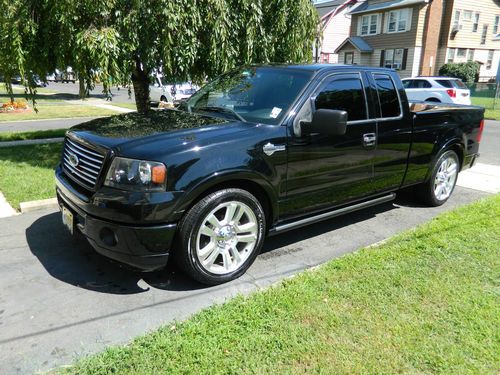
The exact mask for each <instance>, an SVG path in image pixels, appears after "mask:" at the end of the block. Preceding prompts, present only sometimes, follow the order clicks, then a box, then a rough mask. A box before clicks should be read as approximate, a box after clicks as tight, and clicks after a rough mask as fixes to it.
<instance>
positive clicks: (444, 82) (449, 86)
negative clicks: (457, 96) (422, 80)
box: [436, 79, 453, 89]
mask: <svg viewBox="0 0 500 375" xmlns="http://www.w3.org/2000/svg"><path fill="white" fill-rule="evenodd" d="M436 82H437V83H439V84H440V85H441V86H443V87H446V88H447V89H452V88H453V84H452V83H451V80H449V79H436Z"/></svg>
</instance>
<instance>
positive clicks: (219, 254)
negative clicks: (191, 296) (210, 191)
mask: <svg viewBox="0 0 500 375" xmlns="http://www.w3.org/2000/svg"><path fill="white" fill-rule="evenodd" d="M258 229H259V228H258V224H257V217H256V215H255V213H254V212H253V210H252V209H251V208H250V207H249V206H247V205H246V204H245V203H243V202H238V201H230V202H224V203H221V204H220V205H218V206H217V207H216V208H214V209H213V210H212V211H211V212H210V213H209V214H208V215H206V216H205V218H204V219H203V221H202V223H201V225H200V228H199V229H198V233H197V234H196V256H197V257H198V260H199V262H200V264H201V266H202V267H203V268H204V269H205V270H206V271H208V272H211V273H213V274H217V275H224V274H229V273H231V272H234V271H236V270H238V269H239V268H240V267H241V266H242V265H243V264H244V263H245V261H246V260H247V259H248V257H249V256H250V255H251V254H252V252H253V250H254V249H255V246H256V244H257V240H258Z"/></svg>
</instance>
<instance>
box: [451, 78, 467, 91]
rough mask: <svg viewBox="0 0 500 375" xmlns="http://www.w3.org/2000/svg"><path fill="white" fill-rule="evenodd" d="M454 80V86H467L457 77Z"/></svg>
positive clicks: (462, 87) (458, 87)
mask: <svg viewBox="0 0 500 375" xmlns="http://www.w3.org/2000/svg"><path fill="white" fill-rule="evenodd" d="M452 82H453V86H455V87H456V88H457V89H466V88H467V86H465V84H464V83H463V82H462V81H460V80H459V79H455V80H453V81H452Z"/></svg>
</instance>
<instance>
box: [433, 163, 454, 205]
mask: <svg viewBox="0 0 500 375" xmlns="http://www.w3.org/2000/svg"><path fill="white" fill-rule="evenodd" d="M457 174H458V163H457V161H456V160H455V158H453V157H451V156H449V157H447V158H446V159H444V160H443V161H442V162H441V165H440V166H439V169H438V171H437V173H436V178H435V179H434V195H435V197H436V199H438V200H440V201H442V200H445V199H447V198H448V197H449V196H450V195H451V192H452V191H453V187H454V186H455V181H456V179H457Z"/></svg>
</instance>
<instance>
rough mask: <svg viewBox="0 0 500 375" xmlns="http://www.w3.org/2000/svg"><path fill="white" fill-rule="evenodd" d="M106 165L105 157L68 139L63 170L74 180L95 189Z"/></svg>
mask: <svg viewBox="0 0 500 375" xmlns="http://www.w3.org/2000/svg"><path fill="white" fill-rule="evenodd" d="M103 163H104V155H102V154H100V153H99V152H98V151H96V150H93V149H91V148H89V147H87V146H84V145H83V144H81V143H77V142H75V141H72V140H71V139H69V138H66V141H65V143H64V152H63V168H64V171H65V172H66V174H67V175H68V176H69V177H71V178H72V179H73V180H75V181H76V182H78V183H79V184H80V185H83V186H85V187H87V188H90V189H94V188H95V186H96V183H97V179H98V177H99V173H100V172H101V169H102V165H103Z"/></svg>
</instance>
